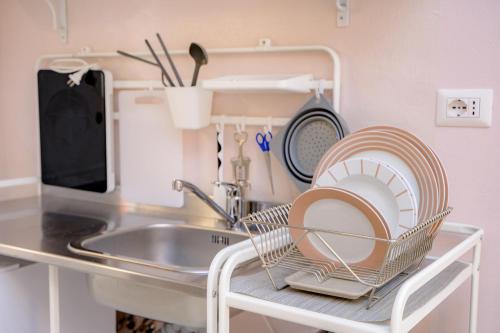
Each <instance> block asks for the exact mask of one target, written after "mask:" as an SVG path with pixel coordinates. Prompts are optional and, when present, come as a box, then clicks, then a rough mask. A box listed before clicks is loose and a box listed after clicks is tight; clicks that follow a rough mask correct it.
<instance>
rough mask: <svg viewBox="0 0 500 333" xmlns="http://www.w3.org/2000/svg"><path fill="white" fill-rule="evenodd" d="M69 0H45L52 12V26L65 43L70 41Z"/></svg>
mask: <svg viewBox="0 0 500 333" xmlns="http://www.w3.org/2000/svg"><path fill="white" fill-rule="evenodd" d="M66 1H67V0H45V3H47V6H49V10H50V13H51V14H52V27H53V29H54V30H56V31H57V33H58V35H59V38H60V39H61V41H62V42H63V43H67V42H68V18H67V3H66Z"/></svg>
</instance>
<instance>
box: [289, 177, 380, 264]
mask: <svg viewBox="0 0 500 333" xmlns="http://www.w3.org/2000/svg"><path fill="white" fill-rule="evenodd" d="M288 224H289V225H290V226H291V228H290V235H291V237H292V238H293V240H294V243H295V244H296V246H297V248H298V249H299V251H300V252H301V253H302V254H303V255H304V256H305V257H306V258H309V259H317V260H328V261H331V262H334V263H339V262H340V260H339V258H338V257H337V255H338V256H339V257H340V258H342V260H343V261H344V262H346V263H347V264H352V265H355V266H358V267H366V268H374V269H377V268H379V267H380V265H381V264H382V262H383V260H384V257H385V254H386V251H387V246H388V245H387V242H384V241H381V240H388V239H390V232H389V227H388V226H387V223H386V222H385V220H384V217H383V216H382V215H381V214H380V212H379V211H378V210H377V209H376V208H375V207H374V206H373V205H372V204H370V202H368V201H367V200H366V199H364V198H362V197H360V196H359V195H357V194H355V193H353V192H350V191H348V190H344V189H340V188H333V187H322V188H313V189H310V190H308V191H306V192H304V193H302V194H301V195H299V196H298V197H297V198H296V199H295V201H294V202H293V204H292V207H291V208H290V211H289V215H288ZM304 228H306V229H307V230H310V229H314V230H318V231H315V232H309V233H307V234H306V233H305V229H304ZM322 230H323V231H322ZM325 230H330V231H337V232H344V233H351V234H357V235H363V236H369V237H375V238H377V239H378V240H375V239H372V238H370V239H367V238H355V237H354V238H353V237H347V236H342V235H338V234H332V233H329V232H325ZM318 235H319V237H318ZM325 242H326V243H327V244H328V246H327V245H325ZM332 249H333V250H334V251H335V253H334V252H333V251H332Z"/></svg>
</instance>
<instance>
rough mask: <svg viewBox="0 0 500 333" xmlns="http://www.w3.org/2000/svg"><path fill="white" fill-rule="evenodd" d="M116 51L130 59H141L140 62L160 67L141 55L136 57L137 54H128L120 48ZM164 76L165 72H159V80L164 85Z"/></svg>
mask: <svg viewBox="0 0 500 333" xmlns="http://www.w3.org/2000/svg"><path fill="white" fill-rule="evenodd" d="M116 53H118V54H119V55H122V56H124V57H128V58H131V59H134V60H138V61H141V62H144V63H146V64H148V65H152V66H156V67H160V66H159V65H158V64H157V63H156V62H153V61H149V60H147V59H144V58H141V57H138V56H135V55H133V54H130V53H127V52H124V51H120V50H117V51H116ZM165 80H166V78H165V74H163V72H162V73H161V81H162V83H163V85H164V86H165V87H166V86H167V84H166V81H165Z"/></svg>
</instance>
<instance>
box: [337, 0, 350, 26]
mask: <svg viewBox="0 0 500 333" xmlns="http://www.w3.org/2000/svg"><path fill="white" fill-rule="evenodd" d="M335 1H336V6H337V27H347V26H348V25H349V23H350V21H351V6H350V0H335Z"/></svg>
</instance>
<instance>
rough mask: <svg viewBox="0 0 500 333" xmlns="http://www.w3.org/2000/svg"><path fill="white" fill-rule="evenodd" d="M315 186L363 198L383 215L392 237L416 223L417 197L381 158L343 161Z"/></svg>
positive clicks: (334, 166)
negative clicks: (351, 193)
mask: <svg viewBox="0 0 500 333" xmlns="http://www.w3.org/2000/svg"><path fill="white" fill-rule="evenodd" d="M314 187H338V188H342V189H345V190H349V191H351V192H353V193H355V194H357V195H359V196H361V197H363V198H365V199H366V200H368V201H369V202H370V203H371V204H372V205H373V206H374V207H376V208H377V209H378V210H379V211H380V213H381V214H382V215H383V216H384V219H385V221H386V223H387V224H388V226H389V229H390V234H391V238H396V237H398V236H399V235H400V234H402V233H404V232H405V231H407V230H408V229H411V228H413V227H414V226H416V225H417V223H418V213H417V211H418V208H417V207H418V205H417V198H416V196H415V194H414V193H413V190H412V188H411V186H410V184H409V182H408V181H407V180H406V178H404V176H403V175H402V174H401V173H400V172H399V171H398V170H397V169H395V168H393V167H392V166H391V165H389V164H387V163H385V162H383V161H379V160H375V159H371V158H353V159H347V160H344V161H342V162H339V163H337V164H335V165H333V166H332V167H330V168H329V169H328V170H326V171H325V172H324V173H323V174H322V175H321V176H320V177H318V179H317V180H316V183H315V184H314Z"/></svg>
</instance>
